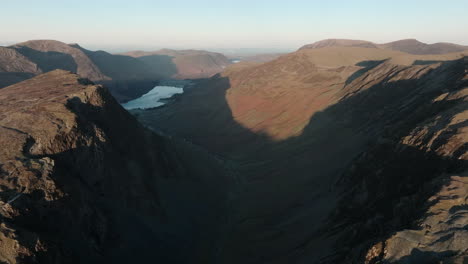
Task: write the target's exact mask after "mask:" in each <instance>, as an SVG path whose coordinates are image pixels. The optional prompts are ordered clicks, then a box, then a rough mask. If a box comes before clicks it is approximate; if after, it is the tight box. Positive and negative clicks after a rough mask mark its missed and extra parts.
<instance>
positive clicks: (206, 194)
mask: <svg viewBox="0 0 468 264" xmlns="http://www.w3.org/2000/svg"><path fill="white" fill-rule="evenodd" d="M0 146H1V148H0V262H2V263H108V262H112V263H135V262H140V263H141V262H153V261H155V260H158V261H159V262H161V263H181V262H182V263H189V262H191V261H195V262H200V263H202V262H205V261H209V260H210V259H211V258H212V256H213V253H212V252H214V249H213V247H214V246H213V245H214V242H215V241H216V239H217V238H216V236H215V235H216V232H215V231H216V227H217V226H218V224H219V223H220V222H222V221H221V220H220V219H221V218H222V217H223V215H224V213H221V212H222V210H224V208H225V206H224V200H225V199H224V197H225V193H226V191H224V186H225V179H224V178H223V177H222V175H223V169H222V167H221V166H220V165H219V162H217V161H216V160H215V159H213V158H212V157H210V156H209V155H207V154H206V153H204V152H201V151H199V150H197V149H193V148H190V147H187V146H185V145H184V144H183V143H180V142H177V141H175V140H170V139H167V138H162V137H160V136H157V135H155V134H154V133H152V132H149V131H147V130H146V129H144V128H143V127H142V126H141V125H140V124H139V123H138V122H137V121H136V120H135V119H134V118H133V117H132V116H131V115H130V114H128V113H127V112H126V111H125V110H124V109H123V108H122V107H121V106H120V105H119V104H118V103H117V102H116V101H115V99H114V98H113V97H112V96H111V95H110V93H109V92H108V91H107V89H105V88H103V87H102V86H100V85H94V84H93V83H91V82H90V81H89V80H87V79H83V78H81V77H79V76H78V75H75V74H72V73H69V72H67V71H62V70H56V71H52V72H49V73H47V74H42V75H39V76H37V77H35V78H32V79H30V80H27V81H24V82H21V83H18V84H16V85H13V86H9V87H6V88H4V89H1V90H0ZM194 157H195V158H194ZM209 219H210V220H209ZM208 227H209V228H208ZM189 260H190V261H189Z"/></svg>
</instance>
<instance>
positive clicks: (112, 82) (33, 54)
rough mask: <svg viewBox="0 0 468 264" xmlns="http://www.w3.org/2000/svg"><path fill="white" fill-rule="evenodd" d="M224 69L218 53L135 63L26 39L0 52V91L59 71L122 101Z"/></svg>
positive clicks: (161, 55) (162, 55) (156, 56)
mask: <svg viewBox="0 0 468 264" xmlns="http://www.w3.org/2000/svg"><path fill="white" fill-rule="evenodd" d="M145 54H146V53H145ZM229 64H230V62H229V60H228V59H227V58H226V57H224V56H223V55H222V54H219V53H212V52H206V51H196V50H187V51H173V50H161V51H159V52H155V53H147V54H146V55H145V56H142V57H138V58H136V57H134V56H126V55H114V54H110V53H107V52H105V51H90V50H87V49H84V48H82V47H81V46H79V45H78V44H66V43H63V42H60V41H55V40H31V41H27V42H23V43H18V44H15V45H12V46H9V47H0V77H1V79H0V88H2V87H5V86H8V85H10V84H14V83H17V82H20V81H23V80H26V79H29V78H31V77H33V76H35V75H37V74H40V73H42V72H49V71H52V70H55V69H62V70H67V71H71V72H75V73H77V74H79V75H80V76H82V77H84V78H88V79H90V80H92V81H94V82H97V83H100V84H105V85H106V86H107V87H108V88H109V89H110V91H111V93H112V94H113V95H114V96H115V97H116V99H117V100H119V101H121V102H125V101H128V100H131V99H135V98H137V97H139V96H141V95H142V94H145V93H146V92H148V91H149V90H151V89H152V88H153V87H154V86H155V85H156V84H157V83H158V81H160V80H165V79H174V78H175V79H186V78H206V77H210V76H212V75H214V74H216V73H219V72H221V71H222V70H223V69H224V68H225V67H226V66H227V65H229Z"/></svg>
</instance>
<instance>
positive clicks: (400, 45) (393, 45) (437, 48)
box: [300, 39, 468, 55]
mask: <svg viewBox="0 0 468 264" xmlns="http://www.w3.org/2000/svg"><path fill="white" fill-rule="evenodd" d="M325 47H361V48H375V49H388V50H396V51H402V52H406V53H409V54H416V55H427V54H444V53H452V52H460V51H466V50H468V46H462V45H457V44H452V43H446V42H438V43H434V44H426V43H423V42H420V41H418V40H416V39H403V40H398V41H393V42H389V43H385V44H376V43H373V42H370V41H365V40H350V39H325V40H322V41H318V42H315V43H312V44H308V45H305V46H303V47H301V48H300V49H317V48H325Z"/></svg>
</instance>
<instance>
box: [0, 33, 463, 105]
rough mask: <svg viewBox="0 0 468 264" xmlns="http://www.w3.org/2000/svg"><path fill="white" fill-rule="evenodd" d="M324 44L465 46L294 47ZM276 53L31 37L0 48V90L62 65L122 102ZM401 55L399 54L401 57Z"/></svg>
mask: <svg viewBox="0 0 468 264" xmlns="http://www.w3.org/2000/svg"><path fill="white" fill-rule="evenodd" d="M330 47H359V48H370V49H376V50H389V51H398V52H402V53H403V54H408V53H409V54H413V55H421V54H424V55H437V54H446V53H454V52H461V51H464V50H468V47H467V46H462V45H457V44H451V43H435V44H425V43H422V42H419V41H417V40H414V39H407V40H399V41H395V42H390V43H385V44H376V43H372V42H369V41H364V40H347V39H327V40H322V41H319V42H315V43H313V44H309V45H305V46H303V47H302V48H301V49H300V50H310V49H323V48H330ZM279 56H280V54H267V55H258V56H247V57H242V58H234V59H233V58H227V57H226V56H225V55H223V54H221V53H216V52H209V51H203V50H171V49H162V50H158V51H150V52H147V51H131V52H126V53H123V54H111V53H108V52H105V51H91V50H87V49H85V48H83V47H81V46H79V45H78V44H66V43H63V42H60V41H56V40H31V41H26V42H22V43H17V44H14V45H11V46H8V47H0V77H1V78H0V88H1V87H5V86H8V85H11V84H14V83H17V82H20V81H22V80H26V79H29V78H31V77H33V76H35V75H38V74H40V73H45V72H49V71H52V70H55V69H63V70H68V71H71V72H75V73H77V74H79V75H80V76H82V77H84V78H88V79H90V80H92V81H94V82H96V83H100V84H104V85H106V86H107V87H108V88H109V89H110V91H111V92H112V94H113V95H114V96H115V97H116V98H117V100H119V101H120V102H125V101H128V100H131V99H134V98H136V97H138V96H141V95H142V94H144V93H146V92H147V91H149V90H150V89H151V88H153V87H154V86H155V85H156V84H157V82H158V81H159V80H164V79H200V78H208V77H211V76H213V75H215V74H217V73H220V72H222V71H224V70H225V68H227V67H228V66H229V65H231V64H232V61H237V60H238V59H240V60H241V61H244V62H246V64H249V63H250V64H252V63H256V64H258V63H265V62H268V61H272V60H275V59H276V58H278V57H279ZM404 57H405V56H400V58H403V59H404ZM328 59H329V58H325V60H328ZM236 67H238V66H236Z"/></svg>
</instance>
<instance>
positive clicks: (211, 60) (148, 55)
mask: <svg viewBox="0 0 468 264" xmlns="http://www.w3.org/2000/svg"><path fill="white" fill-rule="evenodd" d="M123 55H128V56H132V57H135V58H138V59H140V60H142V61H144V62H145V63H146V64H148V65H150V66H152V67H154V68H155V69H158V71H159V72H162V73H165V76H164V77H165V78H167V79H169V78H176V79H197V78H207V77H211V76H213V75H214V74H216V73H219V72H221V71H223V70H224V68H225V67H226V66H228V65H229V64H230V61H229V60H228V59H227V58H226V57H225V56H224V55H222V54H221V53H215V52H208V51H203V50H170V49H162V50H159V51H154V52H144V51H131V52H127V53H124V54H123ZM173 65H174V66H175V69H174V66H173ZM165 68H166V69H165ZM174 70H175V72H174Z"/></svg>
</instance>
